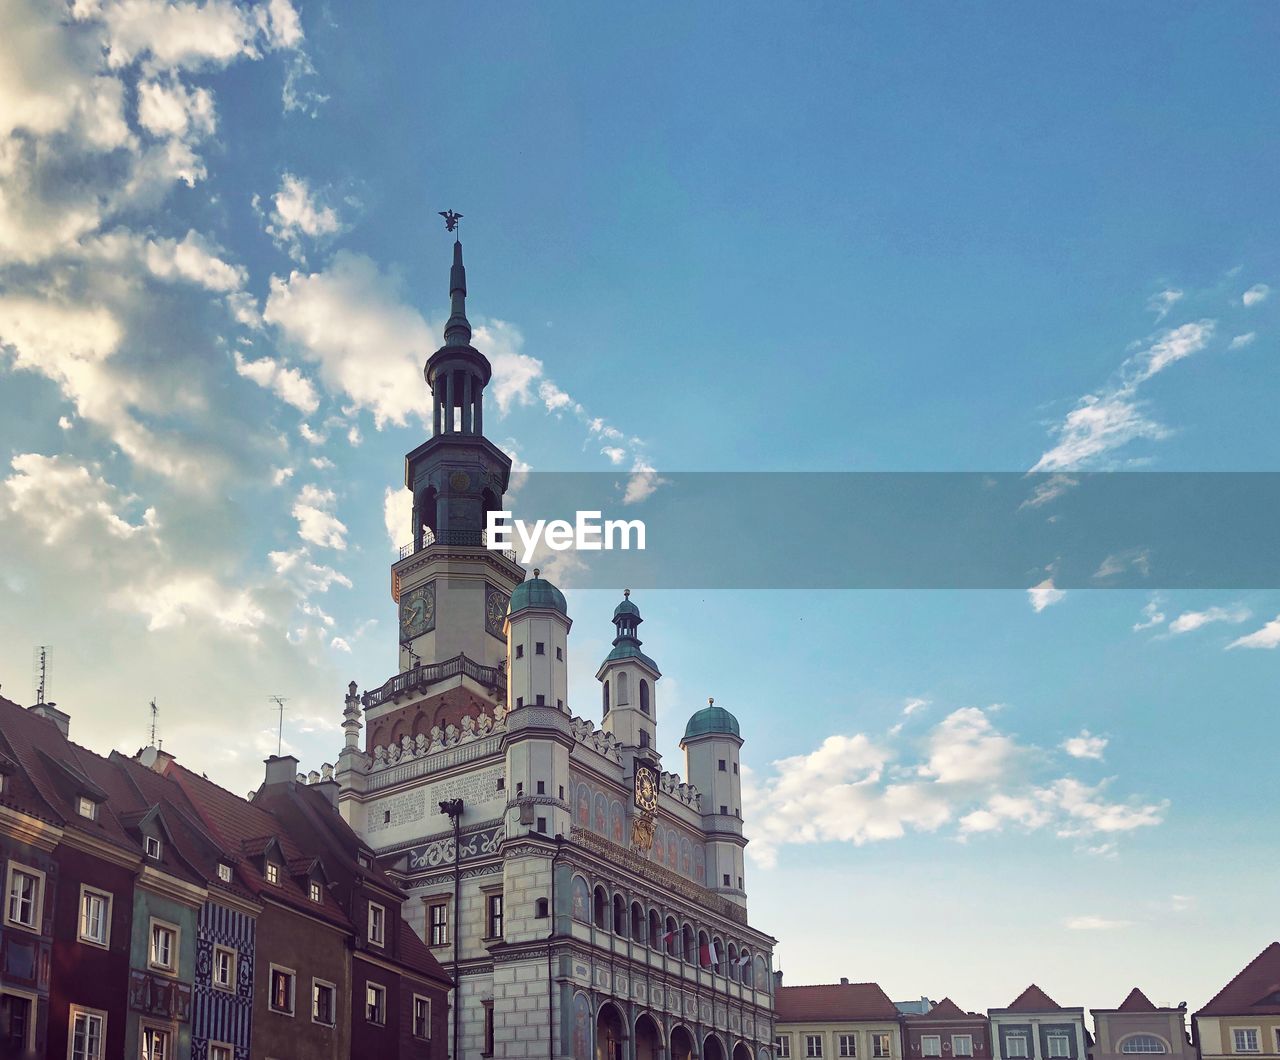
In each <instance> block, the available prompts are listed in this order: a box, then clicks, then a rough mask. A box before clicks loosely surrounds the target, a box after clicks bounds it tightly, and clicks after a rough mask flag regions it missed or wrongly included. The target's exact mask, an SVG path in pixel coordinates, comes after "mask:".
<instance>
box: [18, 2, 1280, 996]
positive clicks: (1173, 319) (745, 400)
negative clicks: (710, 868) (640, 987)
mask: <svg viewBox="0 0 1280 1060" xmlns="http://www.w3.org/2000/svg"><path fill="white" fill-rule="evenodd" d="M1278 21H1280V14H1277V12H1276V11H1275V9H1274V8H1272V7H1268V6H1265V5H1240V6H1235V7H1232V8H1230V9H1223V8H1214V7H1212V6H1208V5H1191V4H1173V5H1167V4H1165V5H1148V4H1139V3H1135V4H1129V5H1125V6H1124V7H1123V8H1116V7H1114V6H1093V7H1082V8H1075V9H1069V8H1062V7H1060V6H1049V5H1019V4H991V5H986V6H984V7H982V8H981V9H978V8H972V7H956V6H952V7H944V6H938V5H927V6H926V5H902V4H887V3H883V4H882V3H869V4H861V5H856V6H855V5H845V4H821V3H814V4H809V5H804V6H803V7H795V6H787V5H776V4H764V3H751V2H747V3H741V4H736V5H732V7H729V6H725V5H713V4H693V5H690V4H680V5H676V4H674V3H672V4H666V3H651V4H645V5H630V6H627V7H623V6H621V5H619V6H616V7H605V6H601V5H590V4H585V3H572V2H564V3H559V4H554V5H552V4H533V3H525V4H510V3H490V2H487V0H481V2H478V3H472V4H467V5H456V4H455V5H440V4H431V3H428V4H398V3H391V2H387V3H383V4H379V5H377V7H376V9H374V8H363V9H362V8H358V7H355V6H352V5H342V4H333V3H305V2H302V3H293V2H292V0H269V2H266V3H259V4H248V3H236V2H233V0H208V2H207V3H205V4H203V5H201V6H194V5H190V4H176V5H170V4H165V3H162V2H160V0H130V2H128V3H124V2H116V0H75V2H74V3H72V4H70V5H65V6H64V5H62V4H54V3H43V2H40V0H0V24H3V25H4V26H5V33H4V34H3V35H0V633H2V636H0V693H3V694H5V695H7V696H9V697H11V698H14V699H16V700H18V701H20V702H24V703H30V702H32V700H33V695H34V692H33V689H34V685H33V670H32V659H33V651H34V650H35V648H36V647H37V646H39V645H48V646H49V647H50V655H49V658H50V664H51V669H50V680H49V697H48V698H50V699H53V700H56V701H57V702H58V703H59V705H60V706H61V707H63V708H64V709H66V710H67V711H68V712H69V713H70V714H71V716H72V723H71V724H72V735H73V738H75V739H77V740H78V741H80V742H82V743H84V744H85V745H87V746H89V747H91V748H93V749H95V750H98V751H100V752H104V753H105V752H106V751H107V750H109V749H110V748H113V747H114V748H119V749H121V750H123V751H126V752H129V753H132V752H133V751H135V750H137V748H138V747H140V746H142V745H143V744H145V742H146V740H147V728H148V725H149V721H150V711H149V708H148V703H149V702H150V701H151V700H152V699H153V698H154V699H155V700H156V702H157V705H158V708H159V733H160V736H161V737H162V738H163V740H164V745H165V748H166V750H169V751H172V752H173V753H175V754H176V755H177V756H178V757H179V759H180V760H182V761H183V762H184V763H186V764H187V765H188V766H191V767H193V768H198V769H201V770H204V771H207V772H208V774H209V776H210V777H211V778H212V779H214V780H217V781H218V782H220V783H223V784H225V785H227V786H229V787H231V788H233V789H234V790H237V791H248V790H249V789H251V788H252V787H254V786H255V785H256V784H257V783H258V782H259V780H260V777H261V769H262V766H261V760H262V758H263V757H265V756H266V755H267V754H269V753H272V752H274V751H275V750H276V747H277V715H276V714H275V713H274V706H273V705H272V704H271V703H270V702H269V699H268V697H269V696H273V695H278V696H282V697H285V699H286V702H285V711H284V716H283V743H284V748H285V749H286V750H287V751H290V752H292V753H295V754H297V755H298V756H299V758H300V759H301V760H302V762H303V764H304V768H318V766H319V764H320V763H321V762H326V761H333V760H334V759H335V757H336V754H337V751H338V748H339V747H340V746H341V732H340V730H339V727H338V726H339V724H340V721H341V710H342V704H343V695H344V693H345V689H346V684H347V682H348V681H349V680H355V681H357V682H358V684H359V686H360V687H361V688H372V687H376V686H378V685H380V684H381V683H382V682H383V681H384V680H386V679H387V677H389V676H390V675H391V673H392V672H393V671H394V670H395V668H396V654H395V653H396V631H395V612H394V605H393V603H392V601H391V599H390V575H389V570H388V568H389V564H390V563H391V562H392V561H393V560H394V559H395V556H396V551H395V548H396V546H398V545H399V544H402V543H403V542H404V541H406V540H407V539H408V537H409V530H408V525H407V517H406V516H405V514H404V507H403V498H404V491H403V490H402V489H401V488H400V487H401V485H402V475H403V454H404V453H405V452H407V451H409V450H410V449H412V448H414V447H415V446H417V445H418V444H419V443H420V442H421V441H422V440H423V439H424V437H426V434H427V433H428V431H429V422H427V421H428V420H429V417H430V396H429V393H428V391H427V388H426V386H425V384H424V383H423V380H422V376H421V371H422V364H423V362H424V360H425V358H426V357H427V356H428V355H429V354H430V352H431V351H432V350H434V349H435V347H436V346H437V345H439V342H440V333H441V330H442V327H443V322H444V320H445V318H446V316H447V313H448V292H447V273H448V263H449V253H450V252H449V237H448V236H447V235H446V234H445V233H444V231H443V226H442V224H441V223H440V219H439V218H438V217H437V216H436V214H437V211H439V210H444V209H454V210H457V211H459V212H460V213H462V214H463V215H464V220H463V236H464V240H465V244H466V255H467V264H468V281H469V288H470V291H469V300H468V309H469V312H470V315H471V319H472V322H473V324H474V325H475V326H476V335H475V344H476V345H477V346H479V347H480V348H481V349H483V350H484V351H485V352H486V354H487V355H488V356H489V357H490V359H491V361H492V362H493V366H494V380H493V382H492V383H491V385H490V387H489V391H488V396H487V415H486V419H485V424H486V431H487V433H488V434H489V436H490V437H491V438H492V439H493V440H494V441H495V442H496V443H497V444H499V445H500V446H502V447H503V448H504V449H505V450H506V451H507V452H508V453H509V454H511V455H512V457H513V460H514V461H515V462H516V467H517V468H518V469H523V468H531V469H533V470H535V471H547V470H592V471H611V472H615V473H616V474H617V476H618V489H619V495H620V497H621V496H622V495H623V494H624V492H625V490H626V488H627V487H628V486H629V485H631V484H633V483H636V482H641V483H643V482H645V481H649V482H652V481H653V479H654V477H655V476H660V474H661V472H662V471H664V470H665V471H712V472H715V471H752V470H768V471H807V470H851V471H1012V472H1025V471H1030V470H1037V471H1047V472H1062V473H1064V474H1065V473H1069V472H1071V471H1076V470H1107V471H1129V470H1138V469H1141V470H1154V471H1186V470H1195V471H1241V470H1243V471H1265V470H1272V469H1273V468H1274V467H1275V466H1276V463H1277V458H1278V457H1280V434H1278V433H1277V432H1276V431H1275V430H1274V417H1275V412H1274V410H1275V403H1276V396H1277V393H1278V392H1280V390H1278V388H1280V362H1278V360H1277V356H1276V354H1277V340H1276V336H1277V334H1280V329H1278V328H1277V319H1276V318H1277V306H1278V305H1280V296H1277V295H1276V294H1275V293H1273V288H1277V287H1280V262H1278V260H1277V246H1278V245H1280V243H1278V241H1277V237H1278V236H1280V232H1278V231H1277V229H1278V227H1280V223H1278V217H1280V214H1278V213H1277V210H1276V209H1275V206H1276V202H1275V198H1276V190H1275V189H1276V187H1277V182H1276V171H1277V162H1280V157H1278V156H1280V137H1277V136H1276V135H1275V114H1276V103H1277V99H1276V96H1277V88H1278V87H1280V72H1278V69H1277V67H1276V64H1275V63H1274V44H1273V42H1274V38H1275V32H1276V30H1277V28H1280V27H1278V25H1277V23H1278ZM424 417H425V419H424ZM640 492H641V493H643V492H644V491H643V490H641V491H640ZM634 510H635V511H637V512H639V511H642V510H643V500H642V499H641V500H640V501H639V502H638V503H637V504H636V505H635V507H634ZM855 517H856V513H851V518H855ZM804 518H805V512H804V511H797V510H786V511H765V512H763V513H761V517H760V519H759V521H758V522H757V523H756V524H755V525H753V526H751V527H728V528H723V530H724V532H725V534H726V540H727V541H728V542H729V544H728V545H727V546H726V547H729V548H733V549H735V550H737V551H736V554H740V556H741V562H742V563H743V564H758V563H767V562H769V556H770V553H772V552H774V551H775V550H785V549H787V548H788V541H789V537H790V535H789V532H788V526H789V525H793V524H794V523H795V522H796V521H797V520H803V519H804ZM716 529H720V528H715V527H709V528H708V532H709V533H710V532H713V530H716ZM562 584H563V587H564V588H565V589H566V591H567V594H568V597H569V606H570V612H571V615H572V616H573V619H574V630H573V634H572V636H571V640H570V667H571V691H570V697H571V698H570V704H569V705H570V707H571V708H572V709H574V710H575V712H576V713H579V714H582V715H584V716H588V717H596V712H597V711H598V702H599V696H598V694H597V689H596V686H595V684H594V680H593V678H594V672H595V669H596V666H597V665H598V662H599V660H600V659H601V658H603V656H604V654H605V653H606V652H607V650H608V645H609V640H610V638H611V636H612V627H610V626H609V624H608V617H609V615H610V613H611V610H612V608H613V606H614V604H615V603H616V602H617V600H618V599H619V598H620V592H621V588H622V587H621V586H619V587H618V589H617V591H615V592H606V591H603V590H594V589H592V590H588V589H582V588H579V589H577V590H575V588H574V586H573V584H572V572H569V573H568V574H567V575H566V577H565V579H564V581H563V583H562ZM633 599H634V600H635V601H636V603H638V604H639V605H640V607H641V609H642V611H643V613H644V617H645V623H644V626H643V627H642V635H643V637H644V641H645V651H646V652H647V653H649V654H651V655H652V656H653V657H654V658H655V659H656V660H657V661H658V663H659V665H660V666H661V667H662V670H663V674H664V676H663V679H662V681H661V682H660V684H659V686H658V690H657V705H658V717H659V725H660V736H659V748H660V750H661V751H662V752H663V754H664V756H665V762H666V765H667V767H668V768H681V767H680V763H681V761H682V756H681V753H680V752H679V750H678V741H679V736H680V734H681V732H682V731H683V727H684V722H685V720H686V719H687V718H688V716H689V714H691V713H692V712H693V711H694V710H696V709H697V708H698V707H699V706H700V705H701V704H702V703H703V702H705V700H706V698H707V697H708V696H714V697H715V699H716V702H717V704H719V705H722V706H725V707H727V708H728V709H730V710H731V711H733V712H734V714H735V715H736V716H737V717H738V718H739V719H740V722H741V725H742V729H743V734H744V737H745V739H746V743H745V746H744V748H743V752H742V754H743V762H744V764H745V766H746V767H747V769H746V770H745V771H744V778H745V779H744V784H745V787H746V790H745V793H744V814H745V816H746V818H747V822H746V828H747V833H748V835H749V836H750V838H751V844H750V846H749V848H748V868H747V871H748V877H747V889H748V892H749V896H750V908H751V916H752V920H753V923H755V924H756V925H757V926H759V927H760V928H762V929H764V930H766V931H768V932H770V933H772V934H773V935H775V936H776V937H777V938H778V939H779V940H780V941H779V946H778V950H777V963H778V964H779V965H780V966H781V968H782V969H783V970H784V973H785V977H786V981H787V982H788V983H806V982H832V981H836V980H838V979H839V978H840V977H841V976H848V977H849V978H851V979H853V980H855V981H858V980H875V981H878V982H879V983H881V984H882V985H883V986H884V987H885V989H886V990H887V991H888V992H889V993H890V994H892V995H893V996H894V997H895V998H900V999H905V998H910V997H918V996H920V995H927V996H930V997H933V998H935V999H937V998H940V997H942V996H944V995H951V996H952V997H953V998H954V999H955V1000H956V1001H957V1002H958V1003H960V1004H961V1005H963V1006H965V1007H968V1008H979V1009H980V1008H986V1007H988V1006H1001V1005H1005V1004H1007V1003H1008V1002H1009V1001H1010V1000H1011V999H1012V998H1013V997H1014V996H1015V995H1016V994H1017V993H1018V992H1019V991H1020V990H1021V989H1022V988H1023V987H1024V986H1025V985H1026V984H1027V983H1028V982H1031V981H1033V980H1034V981H1036V982H1038V983H1039V984H1040V985H1041V986H1042V987H1043V988H1044V989H1046V990H1047V991H1048V992H1049V993H1050V994H1051V995H1052V996H1053V997H1055V998H1056V999H1057V1000H1058V1001H1060V1002H1061V1003H1063V1004H1068V1005H1077V1004H1078V1005H1086V1006H1096V1007H1100V1008H1105V1007H1114V1006H1115V1005H1117V1004H1119V1002H1120V1000H1121V999H1122V998H1123V997H1124V995H1125V994H1126V993H1127V991H1128V990H1129V988H1130V987H1131V986H1133V985H1134V984H1135V983H1136V984H1138V985H1140V986H1141V987H1142V988H1143V989H1144V990H1145V991H1146V992H1147V994H1148V995H1149V996H1151V997H1152V999H1153V1000H1155V1001H1156V1002H1157V1003H1175V1004H1176V1003H1177V1002H1179V1001H1184V1000H1185V1001H1187V1002H1188V1003H1189V1004H1190V1005H1191V1007H1192V1008H1193V1009H1194V1008H1195V1007H1197V1006H1198V1005H1200V1004H1202V1003H1203V1002H1205V1001H1206V1000H1207V999H1208V998H1209V997H1210V996H1212V994H1213V993H1214V992H1216V990H1217V989H1218V988H1219V987H1220V986H1221V985H1222V984H1223V983H1224V982H1225V981H1226V980H1227V979H1228V978H1229V977H1230V976H1231V975H1233V974H1234V973H1235V972H1236V971H1237V970H1238V969H1239V968H1240V967H1242V966H1243V965H1244V964H1245V963H1246V962H1247V961H1248V960H1249V959H1251V958H1252V957H1253V956H1254V955H1255V954H1256V953H1257V952H1258V951H1259V950H1261V949H1262V948H1263V946H1264V945H1266V944H1267V943H1268V942H1270V941H1272V939H1273V938H1274V934H1273V932H1274V928H1273V927H1272V926H1271V925H1272V924H1273V917H1272V916H1271V915H1270V914H1271V913H1272V910H1273V907H1274V891H1275V884H1274V871H1275V851H1274V842H1273V839H1272V837H1271V835H1270V832H1271V831H1272V829H1271V828H1270V827H1269V825H1270V821H1271V813H1272V808H1273V807H1274V806H1275V805H1276V802H1277V796H1278V795H1280V782H1278V781H1277V771H1276V769H1275V753H1274V748H1275V737H1276V723H1275V710H1274V704H1275V688H1276V685H1277V677H1278V676H1280V651H1277V650H1276V649H1277V647H1280V594H1278V593H1276V592H1266V591H1260V590H1256V589H1251V588H1250V587H1248V586H1242V587H1240V588H1239V589H1237V590H1234V591H1217V592H1208V591H1196V592H1191V591H1179V592H1170V591H1160V590H1153V591H1149V592H1144V591H1137V590H1126V591H1106V590H1075V589H1072V590H1070V591H1065V590H1063V589H1060V588H1059V587H1057V586H1055V585H1054V584H1053V580H1052V572H1049V573H1048V575H1047V576H1046V577H1043V578H1040V580H1038V581H1034V582H1029V584H1028V585H1027V588H1026V591H998V592H997V591H990V592H983V591H967V592H960V591H954V592H947V591H913V592H906V591H898V592H890V591H876V592H873V591H856V592H855V591H829V592H788V591H759V590H757V591H745V590H741V591H731V590H722V591H715V592H710V591H708V592H702V591H693V590H663V591H658V590H652V591H646V592H637V593H636V594H635V596H634V597H633ZM597 720H598V719H597Z"/></svg>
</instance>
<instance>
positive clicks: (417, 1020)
mask: <svg viewBox="0 0 1280 1060" xmlns="http://www.w3.org/2000/svg"><path fill="white" fill-rule="evenodd" d="M413 1036H414V1037H415V1038H430V1037H431V999H430V998H429V997H422V996H421V995H419V994H414V995H413Z"/></svg>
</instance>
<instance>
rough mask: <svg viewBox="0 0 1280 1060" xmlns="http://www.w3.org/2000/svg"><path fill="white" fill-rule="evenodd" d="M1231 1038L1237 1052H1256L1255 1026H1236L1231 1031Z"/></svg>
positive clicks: (1256, 1034)
mask: <svg viewBox="0 0 1280 1060" xmlns="http://www.w3.org/2000/svg"><path fill="white" fill-rule="evenodd" d="M1231 1040H1232V1044H1234V1046H1235V1051H1236V1052H1237V1053H1256V1052H1258V1028H1257V1027H1237V1028H1236V1029H1235V1030H1233V1031H1232V1032H1231Z"/></svg>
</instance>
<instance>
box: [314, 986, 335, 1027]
mask: <svg viewBox="0 0 1280 1060" xmlns="http://www.w3.org/2000/svg"><path fill="white" fill-rule="evenodd" d="M337 997H338V988H337V987H336V986H334V985H333V983H326V982H324V981H323V980H321V979H312V980H311V1022H312V1023H323V1024H324V1025H325V1026H326V1027H332V1026H333V1024H334V1017H335V1015H336V1013H337V1011H338V1006H337V1004H336V1002H337Z"/></svg>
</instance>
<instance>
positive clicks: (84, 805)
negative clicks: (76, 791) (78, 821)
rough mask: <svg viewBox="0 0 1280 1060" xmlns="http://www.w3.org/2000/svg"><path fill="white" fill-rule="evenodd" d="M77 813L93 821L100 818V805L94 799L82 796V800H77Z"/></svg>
mask: <svg viewBox="0 0 1280 1060" xmlns="http://www.w3.org/2000/svg"><path fill="white" fill-rule="evenodd" d="M76 813H78V814H79V815H80V816H81V817H87V818H89V820H91V821H92V820H93V819H94V818H95V817H97V816H98V804H97V803H96V802H94V801H93V800H92V799H86V798H85V797H84V796H83V795H81V796H80V798H78V799H76Z"/></svg>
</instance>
